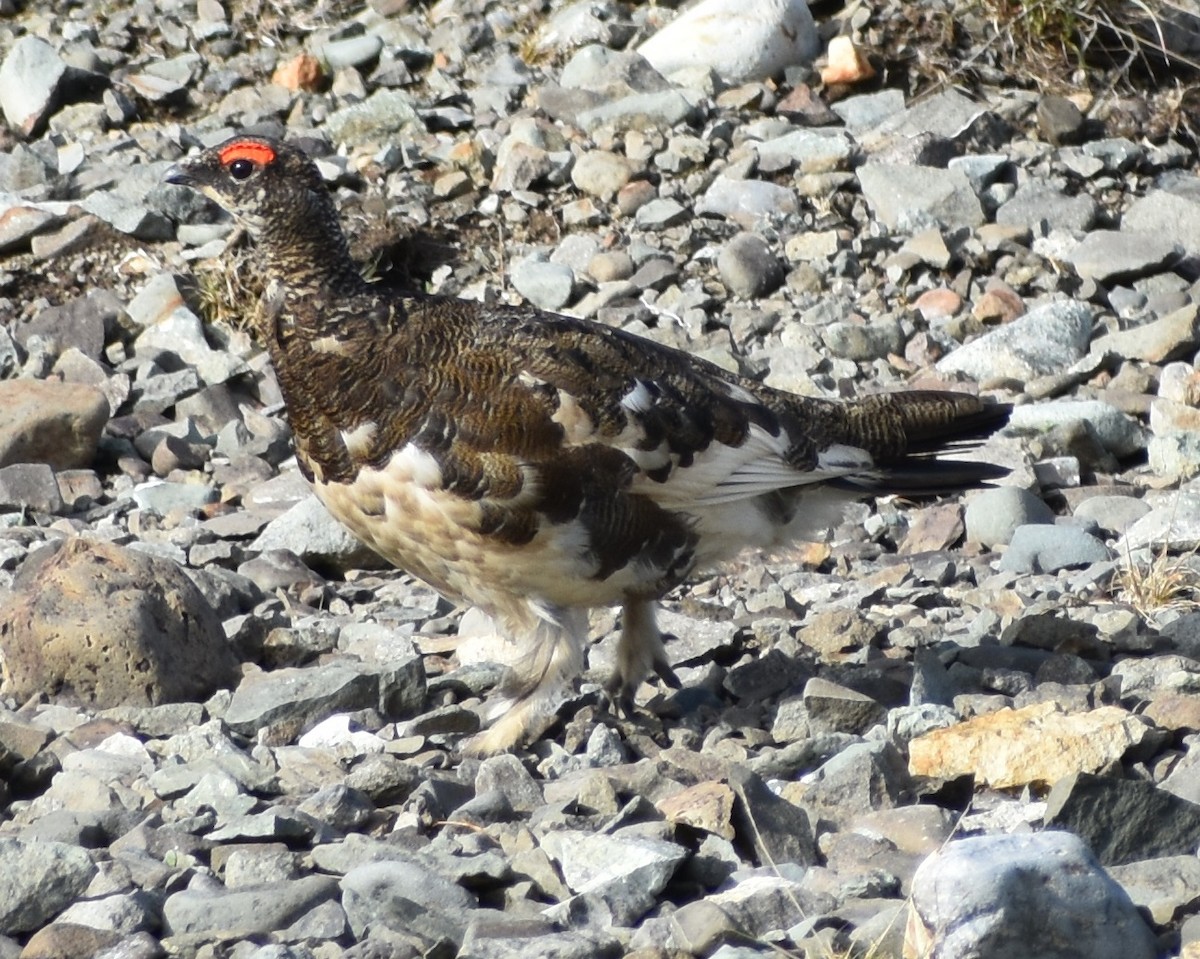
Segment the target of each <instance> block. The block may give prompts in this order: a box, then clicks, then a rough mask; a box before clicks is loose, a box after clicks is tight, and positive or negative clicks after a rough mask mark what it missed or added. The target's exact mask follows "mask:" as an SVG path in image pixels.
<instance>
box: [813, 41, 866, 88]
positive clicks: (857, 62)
mask: <svg viewBox="0 0 1200 959" xmlns="http://www.w3.org/2000/svg"><path fill="white" fill-rule="evenodd" d="M873 76H875V68H874V67H872V66H871V63H870V61H869V60H868V59H867V55H866V54H865V53H863V52H862V50H860V49H859V48H858V47H857V46H855V44H854V41H853V40H851V39H850V38H849V37H845V36H843V37H834V38H833V39H832V40H830V41H829V51H828V62H827V63H826V65H825V66H824V67H822V68H821V82H822V83H824V84H825V85H826V86H827V87H828V86H832V85H833V84H835V83H847V84H849V83H862V82H863V81H864V80H870V79H871V77H873Z"/></svg>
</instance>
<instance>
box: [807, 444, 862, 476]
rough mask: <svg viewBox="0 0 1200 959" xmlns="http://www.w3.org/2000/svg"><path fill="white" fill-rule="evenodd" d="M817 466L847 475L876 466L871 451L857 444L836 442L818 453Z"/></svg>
mask: <svg viewBox="0 0 1200 959" xmlns="http://www.w3.org/2000/svg"><path fill="white" fill-rule="evenodd" d="M817 468H818V469H822V470H832V471H834V472H837V473H839V474H841V475H845V474H846V473H857V472H862V471H863V470H872V469H874V468H875V461H874V460H873V459H871V454H870V453H868V452H867V451H866V450H863V449H859V448H858V447H857V446H846V445H845V444H842V443H834V444H833V445H832V446H827V447H825V449H823V450H821V451H820V452H819V453H818V454H817Z"/></svg>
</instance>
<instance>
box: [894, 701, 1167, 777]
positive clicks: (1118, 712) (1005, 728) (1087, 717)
mask: <svg viewBox="0 0 1200 959" xmlns="http://www.w3.org/2000/svg"><path fill="white" fill-rule="evenodd" d="M1152 729H1153V726H1152V724H1151V723H1150V722H1149V720H1146V719H1143V718H1142V717H1141V716H1134V715H1133V714H1131V713H1128V712H1126V711H1125V710H1124V709H1121V708H1120V707H1119V706H1102V707H1100V708H1099V709H1094V710H1092V711H1091V712H1087V713H1079V714H1076V715H1068V714H1067V713H1066V712H1065V711H1064V710H1063V708H1062V707H1061V706H1059V705H1058V704H1057V703H1036V704H1035V705H1033V706H1025V707H1023V708H1021V709H1001V710H998V711H997V712H994V713H988V714H987V715H984V716H977V717H975V718H974V719H969V720H967V721H966V722H963V723H959V724H958V725H957V726H950V727H948V728H946V729H937V730H934V731H933V732H931V733H927V734H926V735H924V736H921V737H919V738H918V739H914V740H913V741H912V742H910V743H909V745H908V770H909V772H910V773H912V774H913V775H914V776H928V777H931V778H935V779H955V778H957V777H959V776H966V775H973V776H974V777H975V781H976V783H978V784H980V785H989V786H996V787H1000V788H1005V787H1010V786H1024V785H1049V784H1052V783H1054V782H1056V781H1057V780H1059V779H1061V778H1062V777H1063V776H1067V775H1070V774H1071V773H1075V772H1098V771H1099V770H1101V769H1103V768H1104V767H1105V766H1107V765H1109V764H1110V763H1113V762H1117V761H1118V760H1120V758H1121V757H1122V756H1123V755H1125V753H1126V751H1128V750H1129V749H1130V748H1131V747H1134V746H1137V745H1138V744H1139V743H1140V742H1141V741H1142V740H1143V739H1144V738H1145V736H1146V734H1147V733H1148V732H1149V731H1150V730H1152Z"/></svg>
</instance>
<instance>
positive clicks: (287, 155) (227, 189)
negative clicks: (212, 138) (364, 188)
mask: <svg viewBox="0 0 1200 959" xmlns="http://www.w3.org/2000/svg"><path fill="white" fill-rule="evenodd" d="M164 179H165V180H166V182H167V183H174V184H178V185H180V186H187V187H191V188H192V189H194V190H198V191H199V192H201V193H203V194H204V195H205V196H207V197H208V198H209V199H211V200H213V201H214V202H215V203H217V204H218V205H220V206H221V207H223V208H224V209H226V210H228V211H229V212H230V213H232V214H233V215H234V216H236V217H237V218H238V219H240V220H242V221H243V222H244V223H245V224H246V225H247V226H248V227H249V228H250V229H251V231H253V232H255V233H262V232H263V231H264V230H267V229H269V228H277V229H282V230H288V229H289V228H294V227H295V226H296V225H299V224H301V223H304V222H305V221H311V218H312V217H313V216H314V215H320V216H322V217H327V216H330V215H332V213H333V207H332V203H331V201H330V196H329V190H328V188H327V187H326V186H325V182H324V181H323V180H322V179H321V174H320V172H319V171H318V170H317V168H316V166H315V165H314V164H313V162H312V160H310V159H309V158H308V156H307V155H306V154H305V153H304V152H303V151H302V150H301V149H300V148H299V147H296V146H294V145H292V144H289V143H284V142H282V141H280V140H275V139H272V138H269V137H256V136H238V137H234V138H233V139H231V140H226V141H225V142H224V143H222V144H220V145H218V146H215V147H211V148H209V149H207V150H205V151H204V152H203V153H200V154H197V155H196V156H193V157H188V158H187V159H184V160H181V161H180V162H179V163H177V164H175V165H174V166H173V167H171V168H170V169H169V170H168V171H167V172H166V175H165V177H164Z"/></svg>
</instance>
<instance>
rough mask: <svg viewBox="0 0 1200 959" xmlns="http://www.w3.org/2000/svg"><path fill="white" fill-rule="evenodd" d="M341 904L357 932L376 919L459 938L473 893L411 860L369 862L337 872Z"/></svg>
mask: <svg viewBox="0 0 1200 959" xmlns="http://www.w3.org/2000/svg"><path fill="white" fill-rule="evenodd" d="M340 886H341V889H342V908H343V909H345V910H346V918H347V920H348V921H349V923H350V928H351V930H353V932H354V934H355V935H356V936H362V935H363V933H364V931H365V930H366V929H367V928H368V927H369V926H375V925H376V924H378V925H382V926H384V927H386V928H389V929H395V930H397V931H404V932H410V933H412V934H414V935H417V936H419V937H421V938H423V939H427V940H432V941H436V940H438V939H441V938H443V937H444V938H448V939H451V940H452V941H454V942H455V943H461V942H462V940H463V936H464V935H465V933H466V928H467V923H468V922H469V921H470V913H471V911H472V910H474V908H475V906H476V903H475V897H474V896H472V895H471V894H470V893H469V892H467V891H466V890H465V889H463V888H462V887H461V886H458V885H457V884H455V883H453V882H450V881H449V880H447V879H444V878H442V877H441V876H438V875H436V874H434V873H432V872H430V871H429V869H428V868H427V867H424V866H420V865H418V864H416V863H415V862H399V861H388V862H373V863H367V864H366V865H362V866H356V867H355V868H353V869H351V870H350V871H349V872H347V873H346V875H345V876H343V877H342V879H341V882H340Z"/></svg>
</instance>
